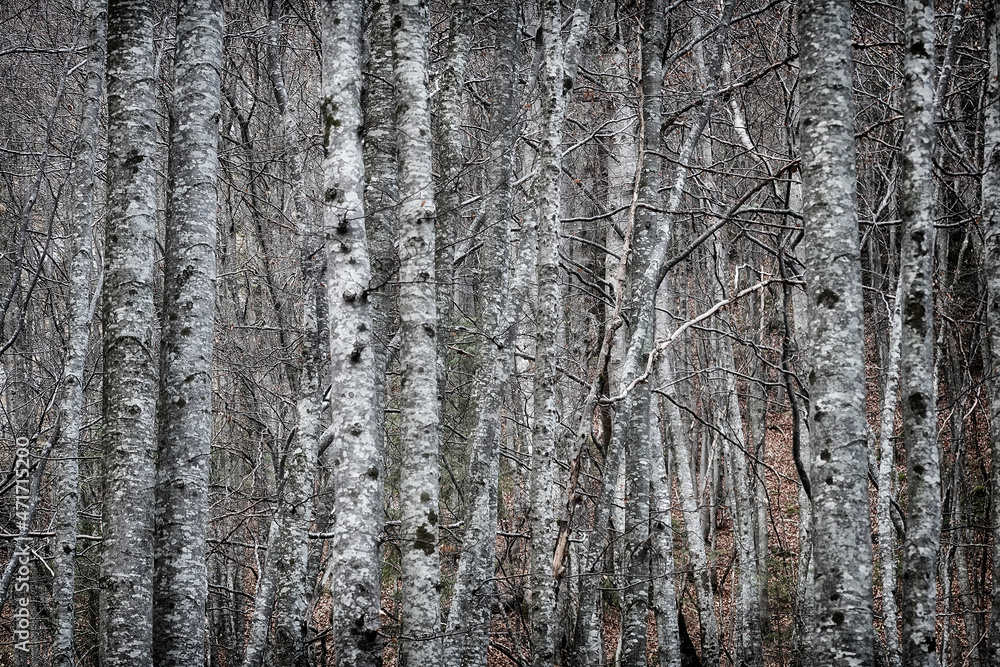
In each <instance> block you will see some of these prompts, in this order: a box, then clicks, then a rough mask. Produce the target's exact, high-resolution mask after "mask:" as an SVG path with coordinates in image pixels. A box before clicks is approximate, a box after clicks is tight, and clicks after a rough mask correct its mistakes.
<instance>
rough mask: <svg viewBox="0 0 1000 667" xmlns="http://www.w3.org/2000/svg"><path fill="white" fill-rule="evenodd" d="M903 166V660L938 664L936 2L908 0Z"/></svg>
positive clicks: (916, 666) (919, 666) (930, 666)
mask: <svg viewBox="0 0 1000 667" xmlns="http://www.w3.org/2000/svg"><path fill="white" fill-rule="evenodd" d="M904 20H905V33H906V49H905V53H906V55H905V59H904V62H903V122H904V124H903V146H902V155H901V158H902V163H901V169H900V191H899V204H900V217H901V218H902V231H903V239H902V250H901V258H900V278H899V280H900V283H901V287H900V305H901V313H902V320H901V322H902V329H901V333H900V381H899V382H900V398H901V401H902V408H903V445H904V447H905V448H906V497H907V523H906V537H905V539H904V541H903V563H902V582H903V590H902V593H903V597H902V603H901V609H900V611H901V615H902V619H903V633H902V638H903V641H902V661H903V664H906V665H908V666H910V665H912V666H913V667H936V666H937V665H938V662H939V661H938V652H937V642H936V641H935V629H936V628H935V626H936V606H937V565H938V552H939V551H940V539H941V465H940V461H939V458H938V456H939V455H938V445H937V409H936V406H937V400H936V397H937V392H936V391H935V389H936V383H935V381H934V380H935V378H934V368H935V367H934V194H935V192H934V163H933V160H934V145H935V138H936V134H937V130H936V129H935V128H934V3H933V0H907V2H906V3H905V19H904Z"/></svg>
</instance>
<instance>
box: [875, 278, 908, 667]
mask: <svg viewBox="0 0 1000 667" xmlns="http://www.w3.org/2000/svg"><path fill="white" fill-rule="evenodd" d="M902 284H903V283H902V282H900V288H899V289H897V291H896V301H895V306H894V307H893V309H892V311H891V312H890V313H889V318H890V324H889V349H888V355H887V357H888V359H887V362H886V370H885V385H884V387H883V391H882V415H881V418H880V424H881V426H880V428H879V457H880V460H879V467H878V498H877V501H876V515H877V517H878V554H879V571H880V573H881V575H882V624H883V626H884V628H885V652H886V663H887V667H900V665H901V662H900V660H901V657H900V647H899V622H898V620H897V619H898V616H897V614H896V552H895V549H894V547H893V544H894V542H895V533H894V530H895V527H894V526H893V523H892V518H891V515H890V512H891V511H892V509H891V502H892V487H893V481H894V480H895V477H896V452H895V447H894V443H893V438H894V437H895V433H896V406H897V403H898V402H897V391H898V387H899V338H900V332H901V327H902V320H901V318H900V312H901V311H900V306H901V299H900V297H901V292H900V290H901V289H902Z"/></svg>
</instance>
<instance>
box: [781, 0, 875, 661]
mask: <svg viewBox="0 0 1000 667" xmlns="http://www.w3.org/2000/svg"><path fill="white" fill-rule="evenodd" d="M850 14H851V8H850V3H849V2H846V1H845V0H805V1H804V3H803V5H802V7H801V9H800V12H799V57H800V62H801V73H800V85H801V100H802V108H801V123H800V131H801V153H802V172H803V174H802V175H803V178H802V183H803V217H804V230H805V236H804V243H805V247H806V260H805V266H806V281H807V283H808V296H809V313H808V314H809V330H810V334H811V336H810V338H811V346H810V367H811V370H810V374H809V386H810V388H809V399H810V408H811V414H810V440H811V444H812V449H813V452H812V454H813V461H812V467H813V470H812V480H811V481H812V484H811V487H812V498H813V512H814V516H813V525H814V534H813V558H814V563H815V576H816V583H815V593H814V599H815V601H816V611H815V614H816V616H815V621H814V626H813V627H814V634H813V638H812V639H813V645H812V651H813V658H814V660H815V661H816V664H819V665H830V666H835V665H844V666H847V665H858V664H861V665H868V664H872V660H873V659H874V655H873V647H872V637H873V626H872V577H871V569H872V568H871V529H870V525H869V524H870V522H869V510H868V464H867V461H868V455H867V438H866V432H867V423H866V421H865V372H864V334H863V329H862V325H863V312H862V310H863V307H862V298H861V264H860V248H859V242H858V227H857V204H856V176H855V164H854V128H853V119H854V110H853V101H852V94H853V84H852V75H851V71H852V68H851V22H850Z"/></svg>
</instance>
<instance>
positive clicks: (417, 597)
mask: <svg viewBox="0 0 1000 667" xmlns="http://www.w3.org/2000/svg"><path fill="white" fill-rule="evenodd" d="M429 31H430V16H429V10H428V7H427V4H426V3H425V2H423V0H393V3H392V52H393V70H394V81H395V86H396V127H397V128H398V142H397V145H398V147H399V198H400V205H399V255H400V257H399V261H400V265H399V281H400V288H399V317H400V343H401V345H402V349H401V351H400V357H399V361H400V367H401V371H402V372H401V376H402V377H401V379H400V385H401V391H400V439H401V441H402V450H403V461H402V468H401V476H400V481H399V488H400V514H401V521H402V523H401V533H402V544H401V549H400V550H401V552H402V582H403V596H402V604H401V610H400V620H401V626H402V628H401V632H402V635H403V636H404V637H406V639H404V640H403V641H402V642H401V643H400V647H399V651H400V663H401V664H402V665H404V667H405V666H416V665H435V664H439V663H440V661H441V638H440V621H439V619H440V616H441V609H440V594H439V587H440V579H441V572H440V565H439V562H438V551H437V549H438V488H439V487H438V464H439V461H438V431H437V429H438V407H437V377H436V372H435V371H436V369H435V363H434V359H435V335H436V333H437V308H436V304H435V288H434V280H435V278H434V276H435V272H434V221H435V207H434V185H433V181H432V175H431V135H430V130H431V127H430V125H431V123H430V109H429V107H428V100H427V97H428V96H427V48H428V47H427V40H428V34H429Z"/></svg>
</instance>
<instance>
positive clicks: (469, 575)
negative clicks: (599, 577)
mask: <svg viewBox="0 0 1000 667" xmlns="http://www.w3.org/2000/svg"><path fill="white" fill-rule="evenodd" d="M496 34H497V41H496V45H497V53H498V54H500V58H499V60H498V63H497V66H496V68H495V70H494V71H493V75H494V78H493V87H492V90H491V93H492V94H491V95H490V97H491V99H492V100H494V106H493V113H492V114H491V127H492V130H493V133H494V136H495V137H496V143H495V144H494V148H493V151H492V164H493V165H494V166H493V168H492V169H491V174H490V192H491V193H493V194H492V195H491V196H490V199H489V201H488V203H487V206H486V221H485V223H484V228H485V230H486V231H485V234H484V238H483V242H484V247H483V250H482V255H481V260H480V266H481V267H482V268H481V273H480V276H481V282H480V284H481V292H480V296H481V301H482V304H483V306H482V312H481V318H480V321H481V322H482V325H481V326H482V335H483V338H484V340H483V343H482V348H481V351H480V358H479V361H478V366H477V369H476V376H475V380H474V383H475V388H474V391H475V397H476V425H475V427H474V429H473V432H472V438H471V446H472V453H471V462H470V464H469V491H468V492H467V497H468V498H470V504H469V510H468V516H467V517H466V529H465V534H464V536H463V538H462V556H461V560H460V561H459V564H458V572H457V574H456V578H455V587H454V590H453V592H452V601H451V608H450V609H449V610H448V623H447V626H446V630H447V631H446V634H445V638H444V664H445V665H446V666H447V667H460V666H465V667H486V661H487V651H488V648H489V635H490V619H491V613H490V609H491V604H492V595H493V576H494V560H495V555H496V537H497V535H496V532H497V502H498V500H497V490H498V488H497V487H498V482H499V472H500V439H501V435H502V433H501V421H500V418H501V413H502V408H503V396H504V393H505V391H506V388H507V383H508V380H509V378H510V373H511V370H512V368H513V365H514V342H515V337H516V335H517V330H518V328H517V318H518V315H519V311H520V306H521V303H522V302H523V300H524V299H523V297H524V296H525V295H524V293H523V289H522V290H520V291H521V293H520V294H517V293H515V294H514V295H513V297H514V300H513V301H512V300H511V298H510V297H511V296H512V295H510V294H509V293H508V291H509V284H510V282H511V281H510V244H511V238H510V237H511V233H510V223H511V217H512V206H513V190H512V187H511V184H512V182H513V178H514V156H515V155H516V146H515V141H516V138H517V134H516V130H517V123H516V112H517V107H516V102H517V98H516V96H515V91H516V86H517V69H516V67H517V55H518V48H517V46H518V44H517V41H518V35H519V34H520V3H519V2H508V3H506V4H505V5H503V6H502V8H501V9H500V12H499V16H498V17H497V29H496ZM522 282H523V281H522Z"/></svg>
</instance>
